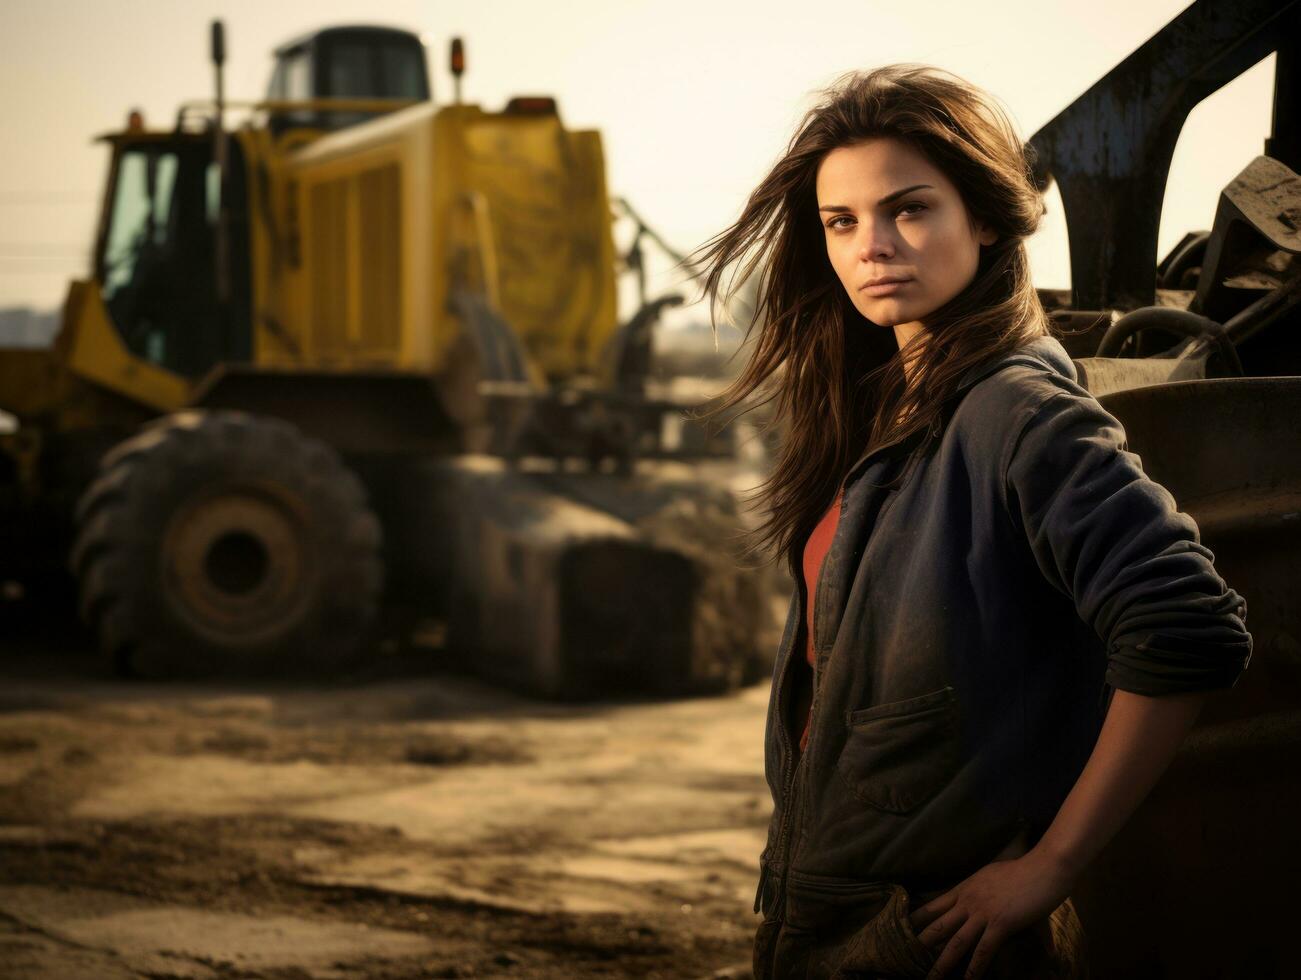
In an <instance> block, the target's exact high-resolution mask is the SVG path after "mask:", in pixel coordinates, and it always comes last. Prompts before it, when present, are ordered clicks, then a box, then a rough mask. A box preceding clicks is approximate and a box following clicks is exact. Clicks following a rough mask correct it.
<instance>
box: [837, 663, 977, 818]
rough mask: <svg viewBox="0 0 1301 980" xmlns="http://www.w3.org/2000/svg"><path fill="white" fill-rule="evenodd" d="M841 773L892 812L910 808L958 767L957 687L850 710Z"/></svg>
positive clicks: (861, 794) (861, 796)
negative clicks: (955, 689)
mask: <svg viewBox="0 0 1301 980" xmlns="http://www.w3.org/2000/svg"><path fill="white" fill-rule="evenodd" d="M845 723H846V726H847V729H848V731H847V733H846V737H845V747H844V749H843V750H842V751H841V753H840V758H839V759H838V760H837V762H836V770H835V771H836V774H837V776H838V777H839V778H840V779H841V780H842V781H843V782H844V783H845V784H846V785H847V786H848V788H849V790H850V792H851V793H853V795H854V797H855V798H856V799H858V800H860V801H861V802H863V803H866V804H867V805H868V806H871V807H875V808H876V809H878V810H884V811H885V812H887V813H908V812H910V811H911V810H913V809H915V808H916V807H917V806H919V805H920V804H922V803H924V802H925V801H926V800H928V799H930V797H932V796H934V795H935V793H937V792H938V791H939V789H940V787H942V786H943V785H944V784H945V783H946V782H948V780H949V779H950V777H952V775H953V773H954V772H955V771H956V770H957V768H958V763H959V752H958V700H957V692H956V691H954V689H953V688H952V687H944V688H941V689H940V690H938V691H932V692H931V693H930V694H922V695H919V696H918V697H915V698H908V699H906V700H903V701H892V702H890V703H889V704H878V705H875V706H873V707H870V708H862V709H860V710H857V711H849V712H846V714H845Z"/></svg>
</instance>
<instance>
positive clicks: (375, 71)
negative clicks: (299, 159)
mask: <svg viewBox="0 0 1301 980" xmlns="http://www.w3.org/2000/svg"><path fill="white" fill-rule="evenodd" d="M275 58H276V64H275V70H274V71H273V72H272V75H271V82H270V84H269V85H268V86H267V98H268V99H274V100H293V101H298V100H309V99H412V100H416V101H425V100H428V99H429V97H430V93H429V73H428V71H427V69H426V64H425V46H424V44H423V43H422V42H421V40H420V38H419V37H418V36H417V35H415V34H412V33H411V32H410V31H404V30H399V29H397V28H392V27H327V28H324V29H323V30H319V31H315V32H313V33H311V34H306V35H303V36H302V37H298V38H295V39H294V40H292V41H289V42H287V43H286V44H282V45H281V46H280V47H278V48H277V49H276V52H275ZM375 115H376V113H374V112H356V111H348V112H340V111H323V110H306V109H303V110H294V111H290V112H286V113H283V114H277V115H276V116H275V117H273V118H272V120H271V129H272V131H273V132H276V133H279V132H283V131H284V130H286V129H289V128H293V127H299V126H303V127H309V128H312V129H342V128H343V127H345V126H353V125H356V124H357V123H360V122H365V121H366V120H367V119H370V118H373V117H374V116H375Z"/></svg>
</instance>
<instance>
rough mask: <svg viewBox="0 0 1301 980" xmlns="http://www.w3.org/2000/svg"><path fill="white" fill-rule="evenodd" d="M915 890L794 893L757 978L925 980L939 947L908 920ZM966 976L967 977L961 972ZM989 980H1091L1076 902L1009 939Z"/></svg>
mask: <svg viewBox="0 0 1301 980" xmlns="http://www.w3.org/2000/svg"><path fill="white" fill-rule="evenodd" d="M909 911H910V902H909V896H908V893H907V892H906V891H905V890H904V889H903V888H902V887H900V886H899V885H894V884H889V883H886V882H881V883H878V884H872V885H866V886H863V887H860V888H855V889H854V890H853V891H852V892H846V893H844V894H831V895H827V894H818V895H817V896H810V895H805V894H801V895H798V896H796V895H794V894H791V895H788V896H787V902H786V917H785V918H784V919H783V918H782V917H781V912H780V909H779V910H776V912H777V914H776V915H774V916H773V917H772V918H769V919H766V920H765V921H764V922H763V923H762V924H761V925H760V926H759V930H758V932H757V933H756V934H755V937H754V976H755V980H851V978H859V980H867V978H899V980H922V978H924V977H925V976H926V974H927V972H928V971H929V970H930V969H931V967H932V966H934V965H935V959H936V957H937V956H938V952H939V951H938V950H934V951H932V950H931V948H930V947H928V946H926V945H925V944H923V943H922V942H921V940H919V939H918V938H917V936H916V934H915V933H914V932H913V928H912V924H911V923H910V922H909V920H908V914H909ZM954 975H955V976H960V975H961V974H960V973H955V974H954ZM985 976H986V977H988V978H989V980H1013V978H1015V980H1084V978H1086V977H1087V969H1086V965H1085V960H1084V932H1083V929H1082V928H1081V927H1080V920H1079V919H1078V917H1077V916H1076V914H1075V908H1074V906H1073V905H1072V904H1071V902H1070V899H1067V900H1066V901H1065V902H1063V903H1062V904H1061V905H1060V906H1059V907H1058V908H1057V909H1056V910H1055V911H1054V912H1053V913H1052V915H1051V916H1050V917H1049V918H1048V919H1045V920H1044V921H1043V922H1040V923H1036V924H1035V925H1033V926H1031V927H1029V928H1027V929H1024V930H1022V931H1021V932H1019V933H1017V934H1016V935H1014V936H1011V937H1009V938H1008V939H1007V940H1005V941H1004V943H1003V945H1002V946H1001V947H1000V948H999V950H998V952H997V953H995V955H994V959H993V960H992V961H991V963H990V968H989V970H988V971H987V972H986V974H985Z"/></svg>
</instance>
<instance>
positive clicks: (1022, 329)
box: [700, 66, 1251, 978]
mask: <svg viewBox="0 0 1301 980" xmlns="http://www.w3.org/2000/svg"><path fill="white" fill-rule="evenodd" d="M1025 154H1026V150H1025V148H1024V147H1023V146H1022V144H1021V143H1020V142H1019V140H1018V139H1017V137H1016V136H1015V134H1014V132H1013V130H1012V127H1011V126H1010V124H1009V123H1008V121H1007V119H1006V117H1005V115H1004V114H1003V113H1002V112H1001V111H1000V110H999V109H998V107H997V106H996V104H995V103H993V102H992V100H990V99H989V98H988V97H987V96H986V95H984V94H983V93H981V92H980V91H978V90H977V89H975V88H973V87H972V86H971V85H969V84H967V83H965V82H963V81H961V80H959V79H957V78H955V77H953V76H951V75H948V74H945V73H942V72H939V71H936V70H934V69H929V68H923V67H916V66H893V67H889V68H883V69H880V70H877V71H873V72H870V73H866V74H854V75H851V76H847V77H846V78H845V79H842V80H841V82H840V83H839V84H838V85H837V86H836V87H834V88H833V89H832V90H830V91H829V92H828V93H827V94H826V97H825V99H824V100H823V101H822V103H821V104H820V105H818V106H817V107H816V108H814V109H813V110H811V111H810V112H809V113H808V114H807V116H806V117H805V119H804V120H803V122H802V123H801V125H800V127H799V129H798V131H797V133H796V135H795V136H794V138H793V139H792V140H791V143H790V145H789V147H788V149H787V151H786V153H785V154H784V155H783V156H782V157H781V159H780V160H778V162H777V163H776V165H775V166H774V167H773V168H772V170H771V172H770V173H769V174H768V176H767V177H766V178H765V179H764V180H763V182H762V183H761V184H760V185H759V187H758V188H757V189H756V190H755V191H754V193H753V194H752V195H751V197H750V199H749V201H748V203H747V204H746V207H745V209H744V211H743V213H742V214H741V216H740V218H739V219H738V220H737V222H736V223H735V225H733V226H732V227H731V228H729V229H728V230H726V231H725V232H723V233H722V234H720V235H719V236H717V237H716V238H714V239H713V240H711V241H710V242H709V243H707V244H706V245H705V246H703V247H702V250H701V257H700V258H701V261H702V262H703V263H704V265H705V268H706V270H707V275H706V279H705V282H706V291H707V293H708V294H709V295H710V296H711V298H713V299H715V300H716V299H717V298H718V297H719V295H720V292H722V278H723V274H724V270H725V269H727V268H729V267H731V266H732V265H733V263H737V264H738V265H740V266H741V268H740V275H739V279H740V280H741V281H744V280H745V279H748V278H749V277H750V275H751V274H753V273H755V272H756V270H760V278H759V280H758V285H759V288H758V301H757V306H756V313H755V323H756V324H761V325H762V326H761V327H760V328H759V333H758V336H757V337H756V338H755V342H754V345H753V348H752V352H751V355H750V359H749V361H748V363H747V365H746V367H745V369H744V371H743V372H742V374H741V375H740V377H739V378H738V380H737V382H736V383H735V385H734V386H733V388H732V390H731V391H730V399H729V403H730V404H735V403H737V402H738V401H740V400H741V399H743V398H745V397H747V396H749V395H751V394H752V393H754V392H755V391H756V390H757V389H761V388H765V389H770V393H771V395H772V397H774V398H775V399H776V408H777V412H778V416H779V418H781V419H782V420H783V421H784V423H785V431H786V438H785V443H784V445H783V447H782V448H781V451H780V452H779V454H778V457H777V459H776V462H775V466H774V469H773V472H772V475H771V477H770V479H769V480H768V481H767V482H766V483H765V484H764V486H763V488H762V494H763V498H764V502H765V503H766V505H767V513H768V518H767V522H766V524H764V525H763V526H762V527H761V529H760V538H761V541H762V542H764V543H767V544H769V545H772V546H775V547H776V549H777V550H778V551H779V552H780V553H781V554H784V555H785V557H786V560H787V562H788V564H789V566H790V569H791V572H792V574H793V576H794V578H795V581H796V584H797V588H796V590H795V594H794V595H793V597H792V601H791V609H790V618H789V620H788V623H787V628H786V633H785V636H784V638H783V641H782V647H781V650H780V652H779V654H778V658H777V664H776V669H775V672H774V684H773V692H772V698H771V701H770V706H769V711H768V725H767V733H766V738H765V741H766V770H767V777H768V781H769V785H770V788H771V790H772V793H773V799H774V803H775V806H774V811H773V816H772V823H771V825H770V828H769V837H768V845H767V847H766V848H765V849H764V852H763V855H762V858H761V873H760V883H759V894H758V896H757V897H756V903H755V904H756V911H762V913H763V917H764V918H763V922H762V925H761V926H760V927H759V930H758V932H757V934H756V936H755V948H754V965H755V975H756V976H757V977H761V978H765V977H786V976H798V977H805V976H807V977H823V976H855V975H859V976H861V975H867V976H873V975H879V976H890V977H913V976H917V977H920V976H924V975H927V976H950V975H957V974H958V972H959V971H960V970H963V969H965V971H966V972H965V974H964V975H965V976H969V977H978V976H982V975H988V976H1016V977H1051V976H1058V977H1070V976H1081V975H1083V969H1084V967H1083V952H1082V937H1081V935H1080V927H1079V922H1078V919H1076V918H1075V915H1074V911H1073V909H1072V907H1071V905H1070V902H1069V899H1068V897H1067V896H1068V895H1069V893H1070V891H1071V888H1072V884H1073V882H1074V881H1075V880H1076V878H1077V876H1078V875H1079V873H1080V871H1081V869H1082V868H1083V867H1084V866H1085V865H1086V864H1088V862H1089V861H1090V859H1091V858H1092V857H1093V856H1094V855H1096V854H1097V853H1098V851H1099V850H1100V849H1101V848H1102V847H1103V846H1104V844H1105V843H1106V842H1107V841H1108V840H1109V839H1110V838H1111V837H1112V836H1113V835H1114V834H1115V832H1116V831H1117V829H1118V828H1119V827H1120V826H1121V824H1122V823H1123V822H1124V820H1125V819H1126V818H1127V817H1128V815H1129V814H1130V813H1131V812H1132V811H1133V810H1134V808H1135V807H1136V806H1137V805H1138V803H1139V801H1140V800H1141V799H1142V798H1143V796H1144V795H1145V794H1146V793H1147V792H1148V790H1149V789H1150V788H1151V786H1152V785H1153V784H1154V783H1155V781H1156V779H1157V778H1158V776H1159V775H1160V773H1161V772H1162V771H1163V770H1164V769H1165V767H1166V766H1167V764H1168V763H1169V761H1170V759H1171V758H1172V756H1173V754H1174V752H1175V750H1176V748H1177V746H1178V745H1179V742H1180V741H1181V739H1182V738H1183V736H1184V734H1185V732H1186V731H1187V729H1188V728H1189V727H1190V725H1191V724H1192V722H1193V720H1194V719H1195V717H1196V715H1197V713H1198V710H1199V708H1200V706H1201V704H1202V702H1203V700H1204V698H1205V696H1206V692H1208V691H1210V690H1213V689H1216V688H1226V687H1231V686H1232V685H1233V684H1234V682H1235V681H1236V679H1237V677H1238V675H1239V673H1240V672H1241V671H1242V670H1243V669H1244V668H1245V666H1246V664H1247V661H1248V659H1249V657H1250V651H1251V637H1250V635H1249V634H1248V633H1247V632H1246V629H1245V627H1244V617H1245V615H1246V606H1245V603H1244V602H1243V600H1242V599H1241V597H1240V596H1239V595H1238V594H1237V593H1235V592H1234V591H1233V590H1232V589H1229V588H1228V587H1227V586H1226V585H1225V583H1224V582H1223V580H1222V579H1221V578H1220V577H1219V576H1218V575H1217V574H1216V572H1215V569H1214V567H1213V565H1212V561H1213V558H1214V556H1213V555H1212V554H1211V552H1210V551H1209V550H1208V549H1206V548H1205V547H1203V546H1202V545H1201V544H1200V543H1199V538H1198V531H1197V528H1196V525H1195V524H1194V523H1193V521H1192V520H1191V519H1190V518H1189V517H1188V516H1187V515H1185V514H1182V513H1180V512H1179V511H1178V510H1177V509H1176V506H1175V502H1174V500H1173V499H1172V498H1171V496H1170V494H1169V493H1168V492H1167V491H1166V490H1165V489H1164V488H1162V487H1161V486H1159V485H1158V484H1155V483H1153V482H1152V481H1150V480H1148V479H1147V478H1146V477H1145V476H1144V474H1143V471H1142V468H1141V465H1140V461H1139V459H1138V457H1137V456H1135V455H1134V454H1132V453H1130V452H1128V451H1127V450H1126V448H1125V445H1126V444H1125V434H1124V431H1123V429H1122V428H1121V426H1120V424H1119V422H1117V420H1116V419H1115V418H1113V417H1112V416H1111V415H1109V414H1108V413H1107V412H1106V411H1104V410H1103V409H1102V408H1101V406H1100V405H1099V404H1098V403H1097V401H1096V400H1095V399H1094V398H1093V397H1092V396H1091V395H1090V394H1089V393H1088V392H1087V391H1086V390H1085V389H1084V388H1083V387H1081V386H1080V385H1079V384H1078V383H1077V380H1078V379H1077V375H1076V373H1075V370H1074V367H1073V365H1072V362H1071V360H1070V358H1069V357H1068V356H1067V355H1066V352H1065V350H1064V349H1063V348H1062V346H1061V344H1060V343H1059V342H1058V341H1057V340H1056V339H1055V338H1054V337H1053V335H1052V333H1051V331H1050V328H1049V325H1048V322H1047V318H1046V316H1045V314H1044V311H1043V309H1042V307H1041V306H1040V303H1039V301H1038V297H1037V294H1036V293H1035V290H1034V288H1033V287H1032V285H1031V280H1030V274H1029V269H1028V265H1027V259H1026V252H1025V244H1024V243H1025V239H1026V238H1027V237H1028V236H1029V235H1030V234H1031V233H1032V232H1033V231H1034V230H1035V227H1036V225H1037V224H1038V221H1039V219H1040V217H1041V215H1042V213H1043V205H1042V201H1041V199H1040V196H1039V194H1038V192H1037V191H1036V189H1035V187H1034V186H1033V184H1032V182H1031V177H1030V170H1029V166H1028V162H1027V160H1026V155H1025ZM742 260H744V261H742ZM809 597H812V601H809Z"/></svg>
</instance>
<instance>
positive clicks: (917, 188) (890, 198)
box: [818, 184, 935, 211]
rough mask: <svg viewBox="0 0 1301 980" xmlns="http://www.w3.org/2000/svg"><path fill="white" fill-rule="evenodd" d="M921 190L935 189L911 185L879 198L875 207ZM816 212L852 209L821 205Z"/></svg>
mask: <svg viewBox="0 0 1301 980" xmlns="http://www.w3.org/2000/svg"><path fill="white" fill-rule="evenodd" d="M923 189H927V190H934V189H935V188H934V187H933V186H932V185H931V184H913V185H912V186H911V187H905V188H903V189H902V190H898V191H893V192H891V193H889V194H887V195H886V196H885V197H883V198H881V200H879V201H877V202H876V203H877V206H878V207H880V206H881V205H882V204H889V203H890V202H891V201H897V200H899V198H901V197H903V196H904V195H905V194H911V193H912V192H913V191H920V190H923ZM818 210H819V211H851V210H853V209H852V208H849V207H846V206H845V205H843V204H823V205H821V206H820V207H819V208H818Z"/></svg>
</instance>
